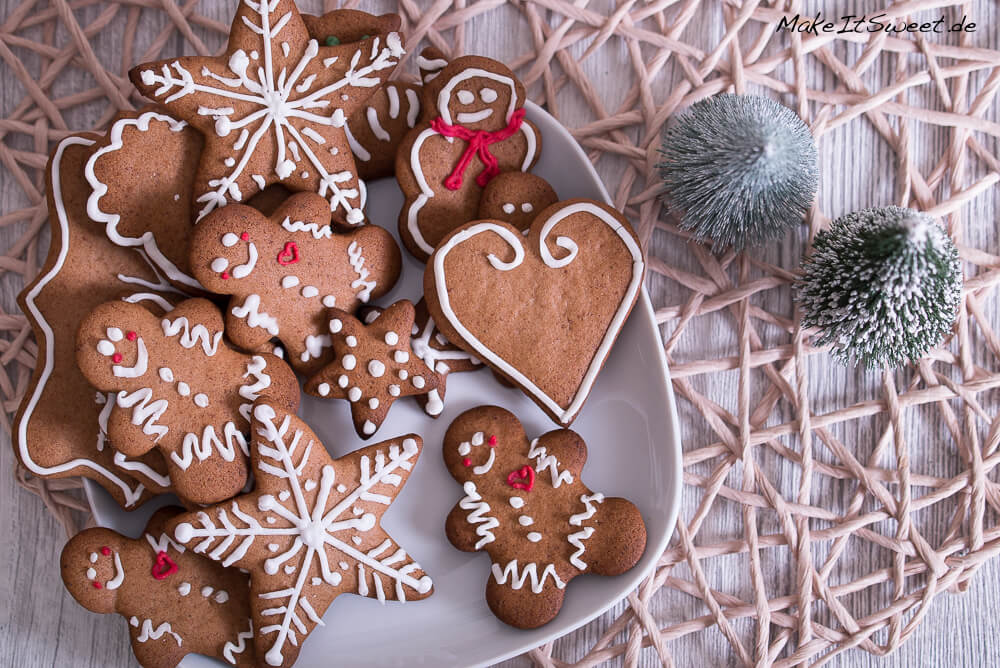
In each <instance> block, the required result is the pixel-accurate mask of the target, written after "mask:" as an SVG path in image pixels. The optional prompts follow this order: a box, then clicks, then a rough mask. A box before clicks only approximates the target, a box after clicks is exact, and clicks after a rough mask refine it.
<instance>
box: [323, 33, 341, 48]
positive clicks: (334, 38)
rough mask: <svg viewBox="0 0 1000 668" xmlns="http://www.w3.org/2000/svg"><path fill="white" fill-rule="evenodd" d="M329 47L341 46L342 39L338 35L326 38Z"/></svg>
mask: <svg viewBox="0 0 1000 668" xmlns="http://www.w3.org/2000/svg"><path fill="white" fill-rule="evenodd" d="M326 45H327V46H340V39H339V38H338V37H337V36H336V35H330V36H329V37H327V38H326Z"/></svg>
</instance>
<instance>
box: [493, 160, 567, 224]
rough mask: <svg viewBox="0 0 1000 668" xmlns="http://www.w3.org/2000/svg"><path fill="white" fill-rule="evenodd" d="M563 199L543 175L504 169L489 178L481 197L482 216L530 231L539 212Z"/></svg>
mask: <svg viewBox="0 0 1000 668" xmlns="http://www.w3.org/2000/svg"><path fill="white" fill-rule="evenodd" d="M558 201H559V197H558V196H557V195H556V191H555V190H553V189H552V186H551V185H549V182H548V181H546V180H545V179H543V178H542V177H540V176H535V175H534V174H528V173H526V172H504V173H503V174H500V175H498V176H497V177H496V178H495V179H493V180H492V181H490V182H489V185H487V186H486V188H484V189H483V196H482V197H481V198H480V199H479V212H478V215H477V216H476V217H477V218H478V219H479V220H502V221H503V222H505V223H510V224H511V225H513V226H514V227H516V228H517V229H519V230H521V232H523V233H527V231H528V228H529V227H531V223H532V221H534V220H535V218H536V217H537V216H538V214H539V212H541V211H543V210H545V209H547V208H549V207H550V206H552V205H553V204H555V203H556V202H558Z"/></svg>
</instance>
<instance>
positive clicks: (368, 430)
mask: <svg viewBox="0 0 1000 668" xmlns="http://www.w3.org/2000/svg"><path fill="white" fill-rule="evenodd" d="M376 429H378V427H376V426H375V423H374V422H372V421H371V420H365V423H364V425H362V427H361V431H363V432H364V433H365V434H368V435H371V434H374V433H375V430H376Z"/></svg>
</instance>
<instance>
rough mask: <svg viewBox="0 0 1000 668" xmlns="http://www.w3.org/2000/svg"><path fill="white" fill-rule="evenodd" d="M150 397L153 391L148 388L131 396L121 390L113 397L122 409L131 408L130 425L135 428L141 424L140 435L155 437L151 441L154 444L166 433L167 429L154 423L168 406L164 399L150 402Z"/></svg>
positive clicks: (139, 390) (141, 389)
mask: <svg viewBox="0 0 1000 668" xmlns="http://www.w3.org/2000/svg"><path fill="white" fill-rule="evenodd" d="M152 397H153V391H152V390H151V389H149V388H148V387H143V388H140V389H138V390H136V391H135V392H133V393H131V394H128V393H127V392H125V391H124V390H122V391H121V392H119V393H118V394H117V395H115V401H116V402H117V403H118V405H119V406H121V407H122V408H131V409H132V424H134V425H136V426H138V425H140V424H141V425H142V433H144V434H146V435H147V436H155V438H154V439H153V441H154V442H156V441H159V440H160V439H161V438H163V435H164V434H166V433H167V427H165V426H163V425H158V424H156V421H157V420H159V419H160V418H161V417H162V416H163V414H164V413H165V412H166V411H167V407H168V404H167V401H166V399H157V400H156V401H152V402H151V401H150V399H151V398H152Z"/></svg>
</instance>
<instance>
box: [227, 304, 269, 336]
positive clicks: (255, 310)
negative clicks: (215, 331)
mask: <svg viewBox="0 0 1000 668" xmlns="http://www.w3.org/2000/svg"><path fill="white" fill-rule="evenodd" d="M232 314H233V315H235V316H236V317H237V318H246V319H247V324H248V325H249V326H250V327H260V328H261V329H266V330H267V333H268V334H270V335H271V336H277V335H278V331H279V329H278V320H277V318H274V317H272V316H270V315H268V314H267V313H262V312H261V311H260V295H257V294H252V295H247V298H246V299H245V300H243V305H242V306H234V307H233V309H232Z"/></svg>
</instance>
